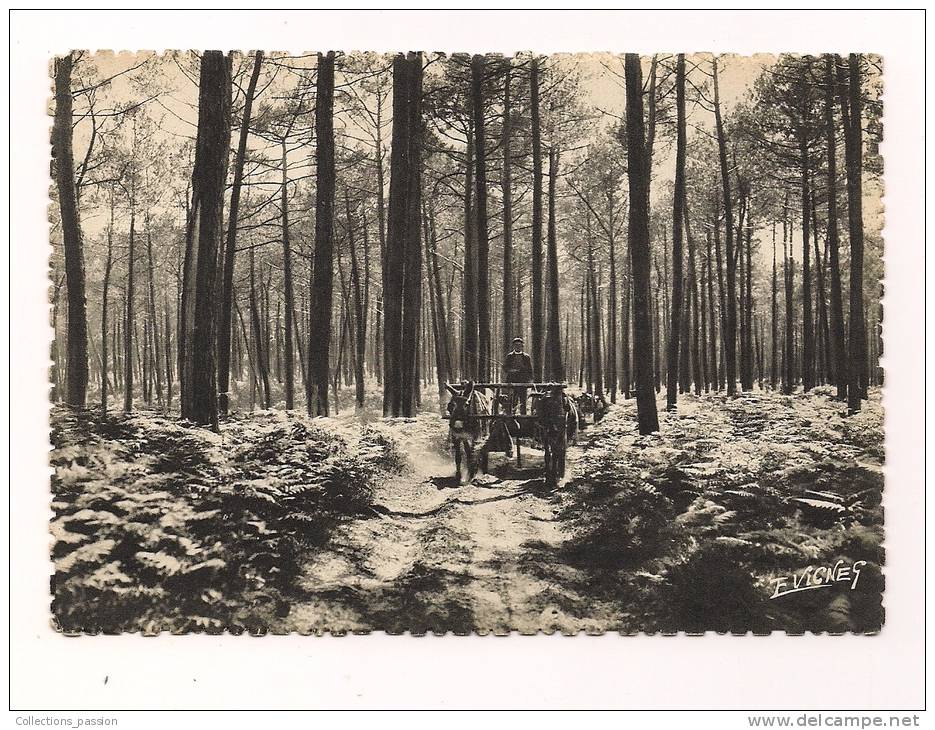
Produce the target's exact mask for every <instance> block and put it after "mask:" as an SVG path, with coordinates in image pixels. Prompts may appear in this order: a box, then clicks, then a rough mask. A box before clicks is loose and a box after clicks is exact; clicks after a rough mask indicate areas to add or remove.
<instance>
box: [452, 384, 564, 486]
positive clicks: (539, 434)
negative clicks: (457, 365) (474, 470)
mask: <svg viewBox="0 0 935 730" xmlns="http://www.w3.org/2000/svg"><path fill="white" fill-rule="evenodd" d="M473 385H474V389H476V390H480V391H484V392H486V393H487V394H489V395H491V400H490V412H489V413H480V414H473V415H472V416H471V418H472V419H476V420H477V421H480V422H482V423H484V424H485V425H486V426H487V428H486V429H485V433H487V434H488V437H489V435H491V434H496V433H501V434H502V433H504V432H505V433H506V434H508V435H509V437H511V438H512V440H513V443H514V444H515V447H516V448H515V454H516V465H517V466H520V467H521V466H522V465H523V454H522V446H521V439H530V440H533V441H535V442H536V443H537V444H538V445H539V446H540V447H541V448H542V450H543V452H544V454H545V464H544V472H545V480H546V483H547V484H548V485H549V486H550V487H555V486H557V485H558V482H559V480H560V479H561V478H562V477H563V476H565V454H566V451H567V448H568V436H567V429H566V418H567V417H566V413H565V410H564V398H565V388H566V387H567V384H566V383H557V382H541V383H474V384H473ZM448 387H449V389H453V390H459V389H461V388H463V387H464V384H462V383H448ZM523 390H525V391H526V394H527V409H526V412H525V413H521V412H520V400H521V396H520V394H518V393H517V391H523ZM505 396H506V397H505ZM443 418H445V419H446V420H447V419H449V418H450V416H449V415H448V414H445V415H444V416H443ZM498 428H500V429H502V430H500V431H498ZM488 451H489V449H488V448H487V445H486V444H485V445H484V447H482V448H481V453H482V458H483V459H484V461H486V454H487V453H488ZM459 461H460V460H459Z"/></svg>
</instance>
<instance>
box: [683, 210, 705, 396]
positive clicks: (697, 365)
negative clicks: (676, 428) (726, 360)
mask: <svg viewBox="0 0 935 730" xmlns="http://www.w3.org/2000/svg"><path fill="white" fill-rule="evenodd" d="M683 211H684V213H685V237H686V239H687V240H688V280H689V282H688V287H689V291H690V293H691V317H692V318H691V362H692V380H693V381H694V384H695V395H701V387H702V373H701V370H702V367H701V333H700V324H699V319H700V318H699V312H698V267H697V265H696V264H697V262H696V259H695V239H694V237H693V236H692V233H691V226H690V224H689V217H688V206H687V205H686V206H685V207H684V208H683ZM686 319H687V315H686Z"/></svg>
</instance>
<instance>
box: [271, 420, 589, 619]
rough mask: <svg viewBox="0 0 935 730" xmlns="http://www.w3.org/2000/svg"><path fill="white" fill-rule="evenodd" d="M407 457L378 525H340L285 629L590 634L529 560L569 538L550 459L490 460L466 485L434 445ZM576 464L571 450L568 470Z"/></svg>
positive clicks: (377, 498)
mask: <svg viewBox="0 0 935 730" xmlns="http://www.w3.org/2000/svg"><path fill="white" fill-rule="evenodd" d="M407 451H408V457H409V460H410V462H411V467H412V468H411V470H410V471H408V472H407V473H405V474H403V475H401V476H399V477H395V478H393V479H391V480H389V481H386V482H384V483H382V484H381V485H379V486H378V487H377V489H376V491H375V494H374V510H375V512H376V513H377V515H378V516H377V518H374V519H367V520H356V521H354V522H351V523H348V524H346V525H343V526H342V527H340V528H339V529H338V531H337V532H336V534H335V535H334V536H333V537H332V540H331V541H330V544H329V545H328V547H327V548H325V549H324V550H323V551H321V552H320V553H317V554H316V555H314V556H312V557H311V559H310V560H309V562H308V564H307V565H306V568H305V570H304V575H303V577H302V578H301V579H300V582H301V584H302V587H303V588H304V590H305V592H306V596H307V600H305V601H302V602H300V603H298V604H294V605H293V608H292V611H291V614H290V616H289V617H288V618H287V619H286V620H285V623H286V624H287V625H288V626H289V627H290V628H291V629H292V630H299V631H319V630H323V629H332V630H333V629H335V627H340V628H341V629H344V630H347V631H367V630H384V631H388V632H396V633H398V632H403V631H411V632H413V633H425V632H428V631H433V630H439V631H444V630H445V629H448V630H450V631H454V632H456V633H469V632H471V631H473V630H474V629H475V628H477V627H484V628H485V629H487V630H488V631H490V632H492V633H506V632H508V631H520V632H530V633H531V632H535V631H537V630H538V629H541V628H543V627H544V626H552V627H554V628H555V629H556V630H567V631H574V630H578V629H580V628H583V627H582V626H581V625H580V624H579V622H578V621H577V620H574V619H572V618H571V617H566V616H565V615H564V614H563V611H562V609H561V608H560V606H562V605H568V603H569V599H572V600H574V598H576V597H573V596H572V595H570V593H572V592H573V591H572V589H571V588H568V587H565V586H563V583H564V581H563V576H562V575H560V574H555V573H550V572H549V571H548V570H545V571H544V570H543V565H542V564H541V561H540V560H537V559H533V554H539V553H540V552H541V550H542V549H545V550H547V551H550V550H549V549H550V548H556V547H557V546H558V545H560V544H561V542H562V541H563V539H564V534H563V530H562V523H561V522H560V521H559V520H558V517H557V514H558V511H559V505H558V502H557V500H556V499H555V498H554V497H553V496H552V495H551V494H550V493H549V491H548V490H547V488H546V486H545V482H544V480H543V478H542V452H541V451H536V450H534V449H530V448H528V446H526V445H525V444H524V446H523V467H522V468H517V467H516V465H515V461H514V462H510V461H508V460H506V458H505V457H504V456H502V455H500V454H492V455H491V457H490V469H489V473H488V474H486V475H478V476H477V477H476V478H475V479H474V481H473V482H472V483H471V484H468V485H465V486H458V483H457V479H456V478H455V477H454V476H453V472H454V465H453V463H452V460H451V459H450V458H446V457H445V456H443V455H442V454H441V453H440V452H439V450H438V446H437V441H436V443H435V444H434V445H433V443H431V440H430V439H428V438H422V439H419V440H416V441H414V442H412V441H410V442H409V443H407ZM580 458H581V449H580V448H577V447H572V448H571V449H570V450H569V471H570V470H571V469H572V468H573V467H574V464H575V462H576V460H578V459H580ZM550 552H551V551H550ZM555 568H556V570H559V571H561V570H566V571H567V570H570V569H569V568H567V567H565V566H555ZM572 572H575V573H576V572H577V571H572ZM568 577H569V578H574V577H576V576H568ZM550 596H553V597H557V598H560V599H561V600H559V601H551V600H549V597H550Z"/></svg>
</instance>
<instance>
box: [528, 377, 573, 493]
mask: <svg viewBox="0 0 935 730" xmlns="http://www.w3.org/2000/svg"><path fill="white" fill-rule="evenodd" d="M533 412H534V414H535V415H537V416H538V417H539V418H538V423H539V430H540V433H541V437H542V443H543V446H544V447H545V471H546V474H547V475H548V479H549V486H552V487H554V486H557V483H558V479H560V478H562V477H563V476H565V455H566V452H567V449H568V444H569V442H570V443H572V444H573V443H575V440H576V439H577V436H578V409H577V407H576V406H575V401H574V400H573V399H572V397H571V396H569V395H566V394H565V393H564V392H563V390H562V388H560V387H553V388H551V389H549V390H548V391H546V392H545V393H542V394H540V396H539V397H538V398H536V399H535V401H534V405H533Z"/></svg>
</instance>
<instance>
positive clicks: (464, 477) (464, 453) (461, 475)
mask: <svg viewBox="0 0 935 730" xmlns="http://www.w3.org/2000/svg"><path fill="white" fill-rule="evenodd" d="M472 471H473V468H472V464H471V452H470V451H469V450H468V447H467V444H466V443H465V442H464V441H461V440H459V441H458V443H457V444H456V445H455V474H456V476H457V477H458V484H459V485H464V484H467V483H468V482H469V481H470V480H471V479H472V478H473V476H474V475H473V474H472V473H471V472H472Z"/></svg>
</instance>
